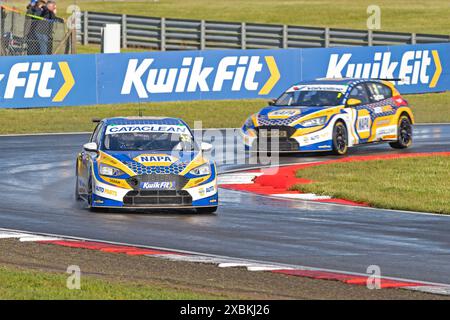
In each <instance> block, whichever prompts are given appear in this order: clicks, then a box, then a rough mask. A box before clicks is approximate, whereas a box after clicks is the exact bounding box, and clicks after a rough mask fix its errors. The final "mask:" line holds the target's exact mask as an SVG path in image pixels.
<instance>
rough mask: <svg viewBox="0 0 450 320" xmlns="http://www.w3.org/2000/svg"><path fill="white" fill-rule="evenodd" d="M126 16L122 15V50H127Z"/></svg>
mask: <svg viewBox="0 0 450 320" xmlns="http://www.w3.org/2000/svg"><path fill="white" fill-rule="evenodd" d="M127 46H128V44H127V15H126V14H122V48H125V49H126V48H127Z"/></svg>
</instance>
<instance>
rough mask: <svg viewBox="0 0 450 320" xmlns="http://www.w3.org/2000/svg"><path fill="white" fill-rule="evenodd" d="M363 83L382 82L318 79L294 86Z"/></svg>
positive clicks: (377, 80)
mask: <svg viewBox="0 0 450 320" xmlns="http://www.w3.org/2000/svg"><path fill="white" fill-rule="evenodd" d="M364 81H374V82H382V81H381V80H379V79H361V78H320V79H315V80H308V81H302V82H298V83H296V84H294V86H297V85H314V84H315V85H318V84H323V85H329V84H337V85H351V84H355V83H359V82H364Z"/></svg>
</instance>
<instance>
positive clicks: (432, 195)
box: [292, 156, 450, 214]
mask: <svg viewBox="0 0 450 320" xmlns="http://www.w3.org/2000/svg"><path fill="white" fill-rule="evenodd" d="M297 177H298V178H305V179H310V180H313V181H314V182H313V183H311V184H304V185H303V184H302V185H296V186H294V187H293V188H292V189H294V190H301V191H303V192H308V193H315V194H321V195H329V196H332V197H336V198H344V199H349V200H353V201H357V202H367V203H369V204H370V205H372V206H374V207H377V208H386V209H399V210H409V211H423V212H435V213H444V214H450V157H448V156H430V157H417V158H403V159H392V160H373V161H366V162H350V163H348V162H347V163H333V164H327V165H320V166H317V167H310V168H306V169H301V170H298V171H297Z"/></svg>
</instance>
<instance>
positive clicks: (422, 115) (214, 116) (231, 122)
mask: <svg viewBox="0 0 450 320" xmlns="http://www.w3.org/2000/svg"><path fill="white" fill-rule="evenodd" d="M405 97H406V98H407V99H408V101H409V102H410V104H411V107H412V108H413V111H414V114H415V116H416V121H417V122H450V107H449V102H450V92H447V93H436V94H423V95H410V96H405ZM265 105H266V101H265V100H261V99H255V100H220V101H219V100H218V101H188V102H169V103H143V104H140V105H139V104H136V103H134V104H132V103H130V104H122V105H103V106H86V107H65V108H38V109H20V110H13V109H0V134H15V133H38V132H79V131H91V130H92V129H93V124H92V123H91V119H92V118H95V117H98V118H106V117H113V116H131V115H138V114H139V110H141V112H142V114H143V115H150V116H168V117H180V118H183V119H184V120H185V121H187V122H188V123H189V125H191V126H192V125H193V124H194V121H202V122H203V127H204V128H219V127H220V128H224V127H227V128H230V127H233V128H234V127H240V126H241V125H242V123H243V122H244V121H245V119H246V118H247V117H248V116H249V115H250V114H252V113H255V112H257V111H258V110H259V109H261V108H262V107H264V106H265Z"/></svg>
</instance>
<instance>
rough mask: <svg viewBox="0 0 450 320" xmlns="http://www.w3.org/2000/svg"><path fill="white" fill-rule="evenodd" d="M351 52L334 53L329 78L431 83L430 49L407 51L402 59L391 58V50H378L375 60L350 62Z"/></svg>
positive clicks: (399, 83)
mask: <svg viewBox="0 0 450 320" xmlns="http://www.w3.org/2000/svg"><path fill="white" fill-rule="evenodd" d="M351 58H352V54H351V53H345V54H342V55H340V54H332V55H331V56H330V61H329V63H328V70H327V76H326V77H327V78H342V77H348V78H366V79H368V78H382V79H389V78H390V79H392V78H400V79H402V80H401V81H399V82H398V83H397V84H398V85H403V84H429V83H430V76H429V73H428V69H429V67H430V65H431V57H430V53H429V50H414V51H406V52H405V53H404V54H403V55H402V58H401V59H400V61H392V60H391V52H376V53H375V55H374V58H373V62H365V63H350V62H351Z"/></svg>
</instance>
